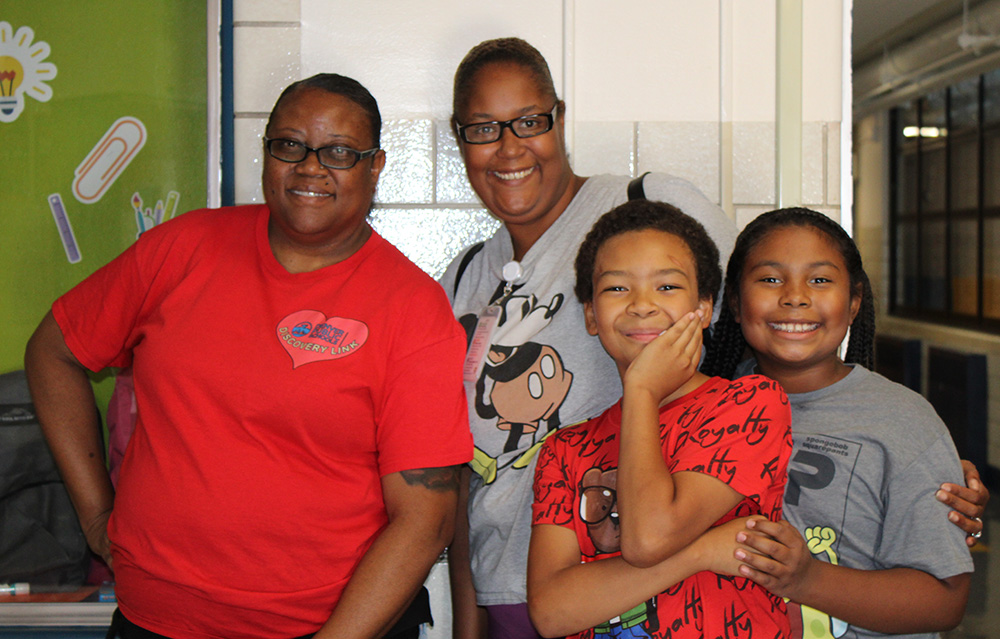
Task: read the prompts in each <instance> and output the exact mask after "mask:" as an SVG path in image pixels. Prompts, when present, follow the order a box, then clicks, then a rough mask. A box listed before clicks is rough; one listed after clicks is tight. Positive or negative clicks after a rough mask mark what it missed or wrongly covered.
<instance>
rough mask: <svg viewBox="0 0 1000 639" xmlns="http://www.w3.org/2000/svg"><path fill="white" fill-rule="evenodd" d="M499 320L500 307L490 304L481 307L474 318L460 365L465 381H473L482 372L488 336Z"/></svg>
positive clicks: (488, 340) (490, 335) (487, 348)
mask: <svg viewBox="0 0 1000 639" xmlns="http://www.w3.org/2000/svg"><path fill="white" fill-rule="evenodd" d="M499 321H500V307H499V306H497V305H495V304H491V305H489V306H487V307H486V308H484V309H483V312H482V313H480V314H479V317H478V318H477V319H476V330H475V331H473V333H472V341H471V342H469V350H468V352H466V354H465V364H464V365H463V366H462V379H463V380H465V381H467V382H474V381H476V380H478V379H479V374H480V373H482V372H483V363H484V362H485V361H486V354H487V353H489V351H490V338H491V337H493V330H494V329H495V328H496V327H497V323H498V322H499Z"/></svg>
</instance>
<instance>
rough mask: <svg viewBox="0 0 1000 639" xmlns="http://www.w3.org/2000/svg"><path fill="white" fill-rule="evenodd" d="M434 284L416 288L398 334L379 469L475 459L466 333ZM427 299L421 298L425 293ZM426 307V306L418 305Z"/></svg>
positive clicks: (380, 421)
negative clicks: (468, 401)
mask: <svg viewBox="0 0 1000 639" xmlns="http://www.w3.org/2000/svg"><path fill="white" fill-rule="evenodd" d="M429 284H431V285H432V286H433V290H432V289H431V286H427V287H425V288H421V289H418V290H417V291H414V292H413V296H412V298H411V304H410V308H411V310H412V311H413V316H414V317H420V318H421V321H419V322H416V321H412V320H410V319H406V320H404V323H405V324H406V327H405V328H404V329H403V330H402V331H401V333H400V336H399V337H398V338H397V340H396V345H397V346H398V349H397V348H394V349H393V351H394V352H395V351H396V350H399V351H403V352H402V353H401V354H400V355H398V356H394V357H393V358H392V359H391V362H390V364H389V365H388V368H387V372H386V377H385V388H384V389H383V392H382V399H381V405H380V407H379V408H378V409H377V415H376V420H377V446H378V456H379V462H378V463H379V473H380V474H381V475H382V476H385V475H388V474H390V473H394V472H399V471H402V470H412V469H415V468H439V467H443V466H454V465H456V464H465V463H467V462H468V461H470V460H471V459H472V433H471V432H470V430H469V413H468V407H467V404H466V398H465V388H464V386H463V384H462V362H463V359H464V357H465V337H464V335H463V333H462V330H461V327H460V326H459V325H458V322H456V321H455V318H454V317H452V315H451V309H450V307H449V306H448V305H447V302H446V300H445V296H444V295H443V293H442V292H441V291H440V289H439V287H438V286H437V285H436V284H434V283H433V282H429ZM425 294H426V295H427V296H428V297H427V298H424V302H425V303H424V304H422V305H421V304H418V303H417V301H416V300H417V299H418V298H420V297H421V296H422V295H425ZM420 309H422V310H420Z"/></svg>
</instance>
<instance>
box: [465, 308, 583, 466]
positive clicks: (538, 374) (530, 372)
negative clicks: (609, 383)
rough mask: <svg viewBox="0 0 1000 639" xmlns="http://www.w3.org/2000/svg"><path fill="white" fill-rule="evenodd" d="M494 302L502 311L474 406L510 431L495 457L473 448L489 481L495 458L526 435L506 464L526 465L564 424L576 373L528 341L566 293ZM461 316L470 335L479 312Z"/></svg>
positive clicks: (547, 348)
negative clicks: (562, 412) (562, 417)
mask: <svg viewBox="0 0 1000 639" xmlns="http://www.w3.org/2000/svg"><path fill="white" fill-rule="evenodd" d="M494 303H496V304H499V305H500V307H501V313H500V318H499V320H498V322H497V327H496V329H495V330H494V333H493V338H492V340H491V344H490V349H489V351H488V352H487V354H486V360H485V362H484V363H483V371H482V373H481V374H480V376H479V380H478V381H477V382H476V399H475V406H476V414H477V415H479V417H481V418H483V419H496V420H497V421H496V427H497V429H498V430H499V431H502V432H505V433H506V434H507V436H506V439H505V441H504V445H503V448H502V450H500V451H497V456H496V457H494V456H493V455H491V454H490V453H489V452H487V451H485V450H483V449H482V448H480V447H478V446H477V447H476V449H475V451H474V458H473V461H472V464H471V465H472V468H473V470H474V471H475V472H477V473H478V474H479V475H480V476H481V477H482V478H483V481H484V483H486V484H489V483H492V482H493V481H494V480H495V479H496V474H497V470H498V469H499V468H500V466H499V465H498V461H497V458H498V457H499V456H500V455H502V454H504V453H509V452H512V451H516V450H519V449H521V448H523V446H524V445H525V441H527V442H528V443H529V445H530V447H529V449H528V450H527V451H525V452H524V453H523V454H521V455H518V456H517V457H516V458H514V459H513V460H510V461H508V462H507V464H506V465H510V466H512V467H513V468H524V467H526V466H527V465H528V462H529V461H530V460H531V458H532V457H533V456H534V455H535V454H536V453H537V452H538V449H539V448H540V447H541V444H542V442H543V441H544V439H545V437H546V436H548V435H549V434H550V433H552V432H555V431H556V429H558V428H559V427H560V426H561V425H562V423H561V421H560V419H559V408H560V407H561V406H562V404H563V402H564V401H565V399H566V397H567V395H569V391H570V387H571V386H572V384H573V373H571V372H570V371H568V370H566V367H565V365H564V364H563V359H562V357H561V356H560V355H559V352H558V351H556V350H555V349H554V348H552V347H551V346H549V345H547V344H541V343H538V342H534V341H530V338H531V337H533V336H535V335H536V334H537V333H538V332H539V331H541V330H542V329H543V328H545V327H546V326H548V325H549V324H550V323H551V321H552V318H553V317H554V316H555V314H556V313H557V312H558V311H559V309H560V307H561V306H562V303H563V296H562V294H556V295H553V296H552V299H550V300H549V301H548V303H547V304H543V303H541V302H540V301H539V300H538V298H537V297H536V296H535V295H508V296H507V297H506V298H502V299H501V300H500V301H499V302H494ZM459 321H460V322H461V323H462V325H463V326H464V327H465V328H466V334H467V335H468V337H469V339H471V336H472V331H473V329H474V327H475V323H476V317H475V316H474V315H466V316H463V317H461V318H459Z"/></svg>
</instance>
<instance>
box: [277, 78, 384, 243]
mask: <svg viewBox="0 0 1000 639" xmlns="http://www.w3.org/2000/svg"><path fill="white" fill-rule="evenodd" d="M267 136H268V137H269V138H283V139H288V140H293V141H295V142H300V143H302V144H304V145H306V146H308V147H312V148H320V147H325V146H332V145H338V146H346V147H350V148H352V149H355V150H359V151H364V150H367V149H369V148H371V147H372V146H374V144H375V143H374V140H372V137H371V128H370V122H369V119H368V115H367V114H366V113H365V112H364V111H363V110H362V109H361V107H360V106H358V105H357V104H356V103H355V102H353V101H352V100H350V99H348V98H346V97H344V96H342V95H338V94H334V93H330V92H328V91H323V90H321V89H316V88H304V89H300V90H298V91H295V92H294V93H291V94H290V95H288V96H286V97H285V98H284V99H283V100H282V101H281V103H280V104H279V106H278V107H277V110H276V111H275V113H274V114H273V116H272V118H271V124H270V127H269V128H268V130H267ZM384 165H385V153H384V152H383V151H379V152H378V153H377V154H376V155H375V156H373V157H371V158H366V159H363V160H361V161H359V162H358V163H357V164H355V165H354V167H352V168H350V169H328V168H326V167H324V166H323V165H321V164H320V163H319V160H318V159H317V157H316V154H315V153H309V154H308V155H307V156H306V158H305V159H304V160H302V161H301V162H294V163H289V162H282V161H281V160H278V159H275V158H273V157H271V156H270V155H269V154H268V153H267V152H266V151H265V153H264V171H263V176H262V182H263V187H264V199H265V200H266V201H267V205H268V208H269V209H270V211H271V218H270V224H269V227H268V232H269V237H270V240H271V245H272V250H274V251H275V254H276V256H277V255H278V254H279V253H281V252H282V251H283V250H286V249H289V248H290V249H291V250H293V251H294V250H298V249H304V250H306V251H309V252H313V253H315V252H321V253H326V254H327V255H329V256H336V257H339V259H334V260H333V261H339V260H340V259H345V258H346V257H348V256H350V255H352V254H353V253H354V251H356V250H357V249H358V248H360V247H361V245H362V244H364V241H365V240H366V239H367V238H368V236H369V235H370V233H371V231H370V229H369V227H368V225H367V224H366V223H365V218H366V216H367V215H368V210H369V208H370V207H371V202H372V198H373V197H374V195H375V185H376V184H377V183H378V176H379V173H380V172H381V171H382V167H383V166H384ZM279 261H281V258H280V257H279ZM331 263H332V262H331Z"/></svg>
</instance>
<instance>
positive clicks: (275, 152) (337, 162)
mask: <svg viewBox="0 0 1000 639" xmlns="http://www.w3.org/2000/svg"><path fill="white" fill-rule="evenodd" d="M264 148H265V149H267V152H268V154H269V155H270V156H271V157H272V158H274V159H276V160H281V161H282V162H290V163H295V162H301V161H302V160H305V159H306V157H307V156H308V155H309V153H310V152H312V153H315V154H316V159H317V160H319V163H320V164H322V165H323V166H325V167H326V168H328V169H350V168H352V167H353V166H354V165H355V164H357V163H358V162H359V161H360V160H362V159H364V158H367V157H371V156H373V155H375V154H376V153H378V148H374V149H368V150H367V151H356V150H354V149H352V148H350V147H346V146H324V147H321V148H319V149H313V148H311V147H308V146H306V145H305V144H302V143H301V142H296V141H295V140H286V139H284V138H264Z"/></svg>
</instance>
